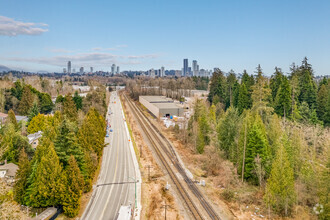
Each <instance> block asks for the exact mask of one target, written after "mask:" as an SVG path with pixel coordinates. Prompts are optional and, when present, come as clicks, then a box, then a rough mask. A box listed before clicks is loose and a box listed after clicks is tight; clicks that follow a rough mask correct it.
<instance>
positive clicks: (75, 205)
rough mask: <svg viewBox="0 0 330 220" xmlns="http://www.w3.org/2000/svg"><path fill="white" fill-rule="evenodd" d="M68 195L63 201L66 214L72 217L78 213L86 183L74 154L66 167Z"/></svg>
mask: <svg viewBox="0 0 330 220" xmlns="http://www.w3.org/2000/svg"><path fill="white" fill-rule="evenodd" d="M66 179H67V182H66V185H67V189H66V196H65V199H64V203H63V210H64V214H65V215H66V216H68V217H70V218H73V217H75V216H77V215H78V212H79V209H80V197H81V194H82V188H83V185H84V179H83V177H82V176H81V174H80V170H79V167H78V164H77V162H76V160H75V158H74V156H73V155H71V156H70V159H69V161H68V166H67V168H66Z"/></svg>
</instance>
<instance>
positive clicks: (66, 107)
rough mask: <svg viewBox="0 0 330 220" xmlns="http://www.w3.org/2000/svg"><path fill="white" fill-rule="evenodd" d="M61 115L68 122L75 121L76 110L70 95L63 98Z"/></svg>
mask: <svg viewBox="0 0 330 220" xmlns="http://www.w3.org/2000/svg"><path fill="white" fill-rule="evenodd" d="M63 115H64V116H65V117H66V118H67V119H68V120H70V121H76V120H77V116H78V112H77V108H76V105H75V103H74V101H73V99H72V97H71V95H70V94H68V95H66V96H65V97H64V101H63Z"/></svg>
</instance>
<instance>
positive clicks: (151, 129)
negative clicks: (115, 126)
mask: <svg viewBox="0 0 330 220" xmlns="http://www.w3.org/2000/svg"><path fill="white" fill-rule="evenodd" d="M123 96H124V97H125V99H126V100H127V103H128V105H129V107H130V108H131V110H132V112H133V114H134V116H135V118H136V119H137V120H138V121H139V124H140V126H141V128H142V130H143V131H144V132H145V134H146V135H147V137H148V139H149V141H150V143H151V144H152V146H153V148H154V149H155V151H156V154H157V155H158V157H159V159H160V160H161V162H162V164H163V165H164V167H165V169H166V171H167V172H168V174H169V176H170V178H171V179H172V181H173V183H174V184H175V186H176V187H177V189H178V191H179V193H180V195H181V197H182V198H183V200H184V201H185V203H186V204H187V206H188V208H189V210H190V212H191V213H192V215H193V216H194V218H195V219H203V217H202V215H201V213H200V212H199V210H198V209H197V207H196V205H195V204H194V202H193V201H192V199H191V198H190V196H189V194H188V193H187V191H186V190H185V188H184V187H183V186H182V183H181V182H180V181H179V180H178V177H177V176H176V174H175V173H174V171H173V169H172V167H171V166H170V164H169V162H168V160H166V158H165V156H164V155H163V153H162V151H163V152H164V153H165V155H166V156H167V157H168V158H169V160H170V162H171V163H172V164H173V165H174V167H175V168H176V169H177V171H178V172H179V173H180V175H181V176H182V177H183V179H184V181H185V182H186V184H187V186H188V188H189V189H190V190H191V192H192V193H193V194H194V195H195V196H196V198H197V199H198V200H199V202H200V204H201V205H202V207H203V208H204V209H205V211H206V213H207V214H208V215H209V217H210V218H211V219H220V218H219V216H218V215H217V213H216V212H215V211H214V209H213V208H212V206H211V205H210V204H209V203H208V202H207V201H206V200H205V198H204V196H203V194H202V193H201V192H200V190H199V189H198V188H197V186H196V185H195V183H194V182H193V181H192V180H191V179H190V178H189V177H188V176H187V174H186V172H185V170H184V169H183V168H182V166H181V164H180V162H179V160H178V159H177V155H176V154H175V151H174V149H173V147H172V145H171V143H170V142H169V141H168V140H167V139H166V138H165V137H164V136H163V134H162V133H161V132H160V131H159V130H158V128H157V127H156V126H155V125H153V124H152V123H151V122H150V121H149V120H148V118H147V117H146V116H145V115H144V114H143V113H142V111H141V110H140V109H139V108H138V107H137V106H136V105H135V104H134V103H133V102H132V101H131V100H130V99H129V98H127V96H126V95H125V94H123ZM161 150H162V151H161Z"/></svg>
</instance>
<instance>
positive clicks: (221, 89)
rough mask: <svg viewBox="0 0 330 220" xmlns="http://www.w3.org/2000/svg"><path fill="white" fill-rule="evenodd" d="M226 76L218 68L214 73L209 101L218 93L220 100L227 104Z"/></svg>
mask: <svg viewBox="0 0 330 220" xmlns="http://www.w3.org/2000/svg"><path fill="white" fill-rule="evenodd" d="M225 84H226V78H225V76H224V75H223V73H222V71H221V70H217V71H216V72H214V73H213V75H212V77H211V83H210V92H209V95H208V100H209V102H211V103H212V102H213V97H214V96H215V95H217V96H218V97H219V99H220V102H221V103H223V104H225V100H226V97H225V89H226V85H225Z"/></svg>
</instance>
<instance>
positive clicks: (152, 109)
mask: <svg viewBox="0 0 330 220" xmlns="http://www.w3.org/2000/svg"><path fill="white" fill-rule="evenodd" d="M139 102H140V103H141V104H142V105H144V107H146V108H147V109H148V110H149V111H150V112H151V113H152V114H153V115H154V116H156V117H157V118H159V109H158V108H157V107H156V106H154V105H153V104H152V103H150V102H148V101H147V100H145V99H144V98H143V97H142V96H140V97H139Z"/></svg>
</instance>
